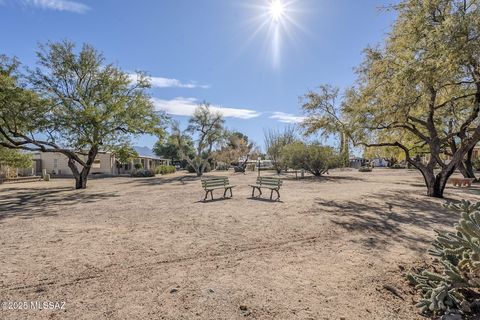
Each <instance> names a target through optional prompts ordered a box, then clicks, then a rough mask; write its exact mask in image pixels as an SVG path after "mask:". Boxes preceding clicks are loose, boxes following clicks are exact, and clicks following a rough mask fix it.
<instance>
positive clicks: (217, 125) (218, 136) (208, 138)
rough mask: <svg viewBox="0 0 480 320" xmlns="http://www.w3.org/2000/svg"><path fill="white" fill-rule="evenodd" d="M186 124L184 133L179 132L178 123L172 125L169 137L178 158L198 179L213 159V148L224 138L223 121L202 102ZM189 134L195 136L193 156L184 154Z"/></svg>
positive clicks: (221, 117) (219, 115)
mask: <svg viewBox="0 0 480 320" xmlns="http://www.w3.org/2000/svg"><path fill="white" fill-rule="evenodd" d="M188 123H189V125H188V128H187V129H186V130H185V132H182V131H181V130H180V127H179V126H178V123H177V124H174V126H173V128H172V134H171V135H172V136H173V137H174V139H175V141H176V144H177V146H178V152H179V155H180V158H181V159H183V160H186V161H187V162H188V164H189V165H190V166H191V167H192V168H193V170H194V171H195V172H196V173H197V176H199V177H200V176H202V175H203V173H204V171H205V169H206V168H207V167H209V166H210V161H211V160H212V159H213V157H214V152H213V150H214V147H215V146H216V145H218V144H219V143H220V142H221V140H222V138H223V136H224V123H225V120H224V119H223V116H222V114H221V113H220V112H216V111H213V110H212V109H211V108H210V105H209V104H208V103H206V102H204V103H203V104H201V105H199V106H198V107H197V108H196V109H195V112H194V113H193V115H192V117H191V118H190V120H189V122H188ZM189 134H190V135H193V136H195V140H194V149H195V151H194V154H193V155H189V154H187V153H186V152H185V148H186V146H187V144H188V139H189Z"/></svg>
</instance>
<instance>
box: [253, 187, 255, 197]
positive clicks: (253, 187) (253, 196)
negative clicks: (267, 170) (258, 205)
mask: <svg viewBox="0 0 480 320" xmlns="http://www.w3.org/2000/svg"><path fill="white" fill-rule="evenodd" d="M253 197H255V187H252V198H253Z"/></svg>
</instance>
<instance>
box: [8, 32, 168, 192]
mask: <svg viewBox="0 0 480 320" xmlns="http://www.w3.org/2000/svg"><path fill="white" fill-rule="evenodd" d="M1 61H2V62H1V63H0V68H1V71H0V85H1V90H0V92H1V93H0V95H2V96H1V97H0V98H2V99H0V134H1V138H2V139H0V144H1V145H3V146H4V147H7V148H21V149H26V150H33V151H42V152H59V153H62V154H64V155H65V156H66V157H67V158H68V165H69V167H70V169H71V171H72V173H73V175H74V177H75V179H76V184H75V186H76V188H77V189H79V188H86V182H87V176H88V174H89V172H90V168H91V166H92V163H93V161H94V159H95V157H96V155H97V154H98V152H99V151H108V150H109V149H111V148H113V147H114V146H115V145H118V144H119V143H120V144H121V143H125V142H127V141H128V140H129V139H130V138H131V137H132V135H136V134H143V133H153V134H160V133H161V132H163V127H162V123H163V120H164V116H163V115H161V114H158V113H157V112H156V111H155V109H154V106H153V104H152V102H151V99H150V96H149V95H148V94H147V91H146V90H147V89H148V88H149V86H150V84H149V81H148V78H147V77H146V76H145V75H144V74H142V73H139V74H138V75H137V79H136V81H132V80H131V77H130V75H129V74H127V73H125V72H123V71H122V70H120V69H119V68H118V67H116V66H114V65H113V64H108V63H106V61H105V58H104V57H103V55H102V54H101V53H100V52H98V51H97V50H96V49H94V48H93V47H92V46H90V45H88V44H85V45H83V47H82V48H81V50H80V51H76V50H75V45H74V44H73V43H71V42H69V41H63V42H58V43H47V44H44V45H40V48H39V50H38V52H37V67H36V68H33V69H29V71H28V73H27V74H26V75H20V74H19V69H18V62H17V61H16V60H14V59H7V58H2V60H1ZM39 137H45V138H44V139H40V138H39Z"/></svg>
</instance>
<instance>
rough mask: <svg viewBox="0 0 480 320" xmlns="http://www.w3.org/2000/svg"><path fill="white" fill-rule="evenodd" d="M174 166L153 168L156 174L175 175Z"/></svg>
mask: <svg viewBox="0 0 480 320" xmlns="http://www.w3.org/2000/svg"><path fill="white" fill-rule="evenodd" d="M175 171H176V169H175V166H158V167H156V168H155V173H156V174H170V173H175Z"/></svg>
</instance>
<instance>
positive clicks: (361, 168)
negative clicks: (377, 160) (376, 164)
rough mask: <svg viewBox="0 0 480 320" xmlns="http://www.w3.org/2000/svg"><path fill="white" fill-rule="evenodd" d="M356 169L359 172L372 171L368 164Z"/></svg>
mask: <svg viewBox="0 0 480 320" xmlns="http://www.w3.org/2000/svg"><path fill="white" fill-rule="evenodd" d="M358 171H360V172H372V167H368V166H365V167H360V169H358Z"/></svg>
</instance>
